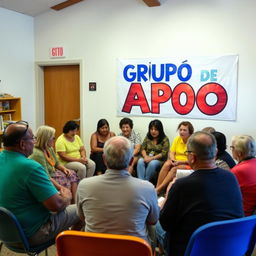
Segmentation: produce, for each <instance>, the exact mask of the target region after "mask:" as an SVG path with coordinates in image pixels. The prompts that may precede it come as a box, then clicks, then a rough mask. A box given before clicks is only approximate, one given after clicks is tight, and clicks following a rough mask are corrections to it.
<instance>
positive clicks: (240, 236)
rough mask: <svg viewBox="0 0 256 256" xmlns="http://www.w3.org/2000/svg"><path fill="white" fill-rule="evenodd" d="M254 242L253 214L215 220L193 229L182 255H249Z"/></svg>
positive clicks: (255, 237) (255, 236)
mask: <svg viewBox="0 0 256 256" xmlns="http://www.w3.org/2000/svg"><path fill="white" fill-rule="evenodd" d="M255 242H256V216H255V215H253V216H249V217H244V218H239V219H232V220H224V221H216V222H211V223H208V224H205V225H203V226H201V227H199V228H198V229H197V230H195V231H194V233H193V234H192V236H191V238H190V240H189V243H188V246H187V248H186V252H185V254H184V256H205V255H207V256H242V255H246V256H249V255H251V254H252V252H253V249H254V246H255Z"/></svg>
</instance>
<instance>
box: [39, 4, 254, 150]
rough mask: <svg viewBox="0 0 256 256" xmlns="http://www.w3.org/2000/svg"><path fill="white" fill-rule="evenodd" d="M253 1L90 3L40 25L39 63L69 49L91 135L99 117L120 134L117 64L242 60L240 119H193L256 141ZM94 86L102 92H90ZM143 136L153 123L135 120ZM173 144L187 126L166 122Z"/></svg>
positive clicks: (199, 125) (42, 20)
mask: <svg viewBox="0 0 256 256" xmlns="http://www.w3.org/2000/svg"><path fill="white" fill-rule="evenodd" d="M255 9H256V2H255V1H254V0H214V1H210V0H193V1H191V0H167V1H166V2H164V4H163V5H162V6H160V7H154V8H149V7H147V6H146V5H145V4H144V2H143V1H142V0H129V1H127V0H107V1H106V0H86V1H83V2H81V3H78V4H76V5H74V6H72V7H69V8H67V9H64V10H62V11H60V12H55V11H49V12H47V13H45V14H43V15H40V16H37V17H36V18H35V24H34V25H35V60H36V61H49V56H48V52H49V48H50V47H54V46H64V47H65V49H66V50H67V58H66V59H67V60H72V59H76V60H77V59H79V60H81V61H82V63H83V66H82V70H81V72H82V86H83V90H82V92H81V93H82V94H83V99H84V101H83V110H84V115H83V117H82V118H83V123H82V125H83V129H84V140H85V143H86V144H87V149H88V144H89V138H90V134H91V133H92V132H93V131H94V130H95V127H96V123H97V121H98V119H100V118H103V117H104V118H106V119H108V120H109V122H110V124H111V129H112V130H113V131H114V132H116V133H118V132H119V129H118V123H119V120H120V117H117V116H116V108H117V100H116V72H117V67H116V59H117V58H133V57H135V58H137V57H165V56H170V57H171V56H179V55H182V56H184V55H188V56H210V55H213V56H215V55H225V54H238V55H239V72H238V106H237V120H236V121H235V122H230V121H209V120H198V119H192V120H190V121H191V122H192V123H193V124H194V126H195V129H196V130H199V129H201V128H203V127H205V126H213V127H215V128H216V129H217V130H219V131H222V132H224V133H225V134H226V135H227V138H228V140H229V141H230V139H231V136H232V135H235V134H241V133H245V134H250V135H253V136H254V137H256V129H255V128H254V124H255V123H256V115H255V114H254V110H255V107H254V105H255V104H254V98H255V95H256V86H255V81H254V78H253V77H254V74H255V71H254V64H253V61H254V60H255V59H254V57H256V49H255V45H256V44H255V43H256V42H255V41H256V40H255V33H254V28H255V24H256V18H255V14H254V12H255V11H254V10H255ZM89 81H93V82H97V91H96V92H89V91H88V83H89ZM133 120H134V123H135V128H136V130H138V131H140V132H141V134H142V136H143V137H144V135H145V133H146V131H147V125H148V123H149V121H150V120H152V118H146V117H134V118H133ZM161 120H162V121H163V123H164V126H165V130H166V133H167V135H168V136H169V138H170V139H171V140H172V139H173V137H174V136H175V135H176V127H177V125H178V123H179V122H180V121H181V119H175V118H172V119H170V118H169V119H167V118H163V119H161Z"/></svg>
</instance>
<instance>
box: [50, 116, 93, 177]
mask: <svg viewBox="0 0 256 256" xmlns="http://www.w3.org/2000/svg"><path fill="white" fill-rule="evenodd" d="M78 128H79V125H78V124H77V123H76V122H74V121H68V122H67V123H66V124H65V125H64V127H63V134H61V135H60V136H59V137H58V139H57V141H56V144H55V148H56V152H57V153H58V156H59V159H60V161H61V163H62V164H63V165H64V166H65V167H67V168H70V169H72V170H74V171H76V173H77V175H78V177H79V179H83V178H86V177H91V176H93V174H94V172H95V163H94V162H93V161H92V160H91V159H88V158H87V157H86V151H85V148H84V144H83V142H82V140H81V139H80V137H79V136H78V135H77V131H78Z"/></svg>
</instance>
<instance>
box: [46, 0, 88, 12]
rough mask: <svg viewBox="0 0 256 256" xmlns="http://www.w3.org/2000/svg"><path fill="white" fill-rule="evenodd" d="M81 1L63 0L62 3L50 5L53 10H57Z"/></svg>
mask: <svg viewBox="0 0 256 256" xmlns="http://www.w3.org/2000/svg"><path fill="white" fill-rule="evenodd" d="M81 1H83V0H67V1H64V2H63V3H60V4H56V5H54V6H52V7H51V8H52V9H53V10H55V11H59V10H62V9H64V8H66V7H68V6H70V5H73V4H76V3H79V2H81Z"/></svg>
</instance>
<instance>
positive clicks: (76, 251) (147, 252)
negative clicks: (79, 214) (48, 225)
mask: <svg viewBox="0 0 256 256" xmlns="http://www.w3.org/2000/svg"><path fill="white" fill-rule="evenodd" d="M56 246H57V255H58V256H70V255H72V256H120V255H122V256H128V255H129V256H131V255H132V256H152V251H151V247H150V245H149V244H148V243H147V242H146V241H145V240H144V239H142V238H138V237H134V236H127V235H114V234H101V233H91V232H82V231H71V230H68V231H63V232H61V233H60V234H59V235H58V236H57V238H56Z"/></svg>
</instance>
